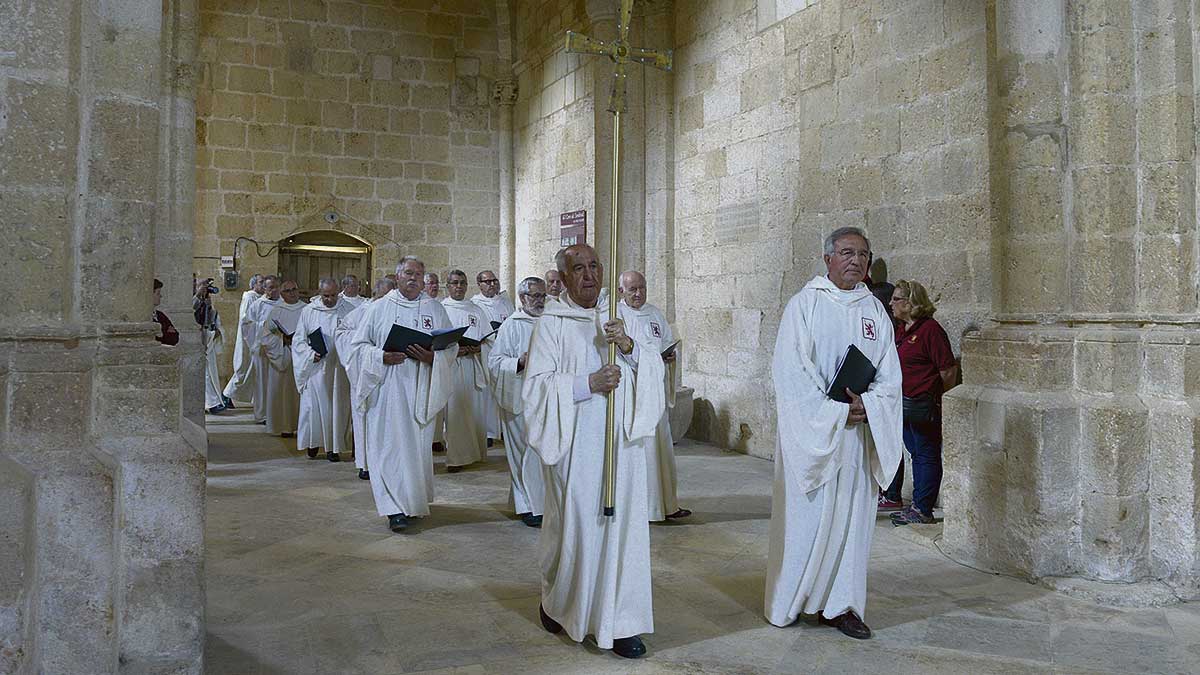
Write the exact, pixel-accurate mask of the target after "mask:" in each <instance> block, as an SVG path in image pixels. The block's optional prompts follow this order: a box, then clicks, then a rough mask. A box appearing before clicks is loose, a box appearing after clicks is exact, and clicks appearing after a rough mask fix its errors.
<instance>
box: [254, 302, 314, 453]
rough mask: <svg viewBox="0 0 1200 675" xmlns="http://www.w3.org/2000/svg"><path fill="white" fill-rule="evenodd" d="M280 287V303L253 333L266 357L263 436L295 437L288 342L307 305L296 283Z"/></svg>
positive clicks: (296, 413)
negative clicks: (301, 298)
mask: <svg viewBox="0 0 1200 675" xmlns="http://www.w3.org/2000/svg"><path fill="white" fill-rule="evenodd" d="M280 288H281V290H280V292H279V294H280V296H281V297H282V300H281V301H280V302H278V303H275V305H274V306H273V307H271V311H269V312H267V313H266V315H265V316H264V317H263V321H262V323H261V324H259V326H258V330H257V333H258V336H259V343H258V344H259V350H260V352H261V353H262V354H263V355H264V356H265V357H266V360H265V362H264V367H263V370H262V371H261V372H260V374H265V375H266V377H265V378H264V379H265V380H266V385H267V386H266V391H265V392H264V395H265V400H266V406H265V411H266V415H267V433H269V434H279V435H280V436H283V437H284V438H290V437H292V436H295V435H296V427H297V422H298V421H299V417H300V392H299V391H297V390H296V377H295V375H294V373H293V372H292V340H293V336H294V335H295V333H296V326H297V325H298V324H299V323H300V312H301V311H302V310H303V309H304V308H305V307H306V306H308V305H307V303H304V302H301V301H300V288H299V287H298V286H297V285H296V282H294V281H290V280H289V281H284V282H283V285H282V286H281V287H280ZM259 304H260V305H261V304H262V302H261V301H260V302H259ZM295 339H299V340H303V339H304V337H303V336H295Z"/></svg>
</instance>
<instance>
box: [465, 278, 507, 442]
mask: <svg viewBox="0 0 1200 675" xmlns="http://www.w3.org/2000/svg"><path fill="white" fill-rule="evenodd" d="M471 302H473V303H475V304H476V305H478V306H479V309H481V310H483V315H484V316H486V317H487V320H488V325H489V326H491V322H493V321H496V322H498V323H504V320H505V319H507V318H508V317H509V316H510V315H512V313H513V312H515V311H516V307H514V306H513V303H512V300H509V299H508V296H507V295H505V294H504V293H497V294H496V295H494V296H492V297H490V298H486V297H484V295H483V293H476V294H475V295H474V296H473V297H472V298H471ZM490 332H492V329H491V328H490V327H489V328H488V329H487V330H486V331H484V333H490ZM489 342H491V343H493V344H494V343H495V339H494V338H493V339H490V340H489ZM486 412H487V437H488V438H500V409H499V407H498V406H497V404H496V399H495V395H494V393H493V396H492V400H491V401H490V402H489V403H488V406H487V411H486Z"/></svg>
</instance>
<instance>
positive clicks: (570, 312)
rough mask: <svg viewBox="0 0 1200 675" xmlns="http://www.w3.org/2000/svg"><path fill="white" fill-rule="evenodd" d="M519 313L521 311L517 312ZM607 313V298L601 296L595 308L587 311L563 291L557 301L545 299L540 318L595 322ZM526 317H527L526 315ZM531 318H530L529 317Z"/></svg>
mask: <svg viewBox="0 0 1200 675" xmlns="http://www.w3.org/2000/svg"><path fill="white" fill-rule="evenodd" d="M518 311H521V310H518ZM607 313H608V296H607V295H604V294H601V295H600V297H599V298H597V300H596V306H595V307H593V308H591V309H588V308H586V307H582V306H580V305H579V304H578V303H576V302H575V301H574V300H573V299H571V294H570V293H567V292H566V291H563V293H562V295H560V296H559V297H558V299H557V300H551V299H549V298H547V299H546V311H545V313H544V314H543V315H542V316H561V317H562V318H564V319H578V320H583V321H589V320H595V319H596V318H597V317H599V316H600V315H601V314H607ZM526 316H529V315H528V314H526ZM531 318H532V317H531Z"/></svg>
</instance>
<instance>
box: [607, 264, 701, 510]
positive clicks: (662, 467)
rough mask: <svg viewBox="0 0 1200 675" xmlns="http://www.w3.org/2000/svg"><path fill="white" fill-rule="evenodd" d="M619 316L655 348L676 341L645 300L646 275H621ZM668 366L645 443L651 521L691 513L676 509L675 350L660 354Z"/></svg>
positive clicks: (677, 501) (668, 327) (664, 322)
mask: <svg viewBox="0 0 1200 675" xmlns="http://www.w3.org/2000/svg"><path fill="white" fill-rule="evenodd" d="M618 291H619V292H620V293H621V318H623V319H625V324H626V329H627V330H628V331H629V334H630V335H632V336H635V337H638V338H640V339H642V340H645V341H646V342H647V343H648V344H652V345H656V346H657V348H658V351H659V352H660V353H661V352H662V351H663V350H665V349H667V348H668V347H670V346H671V344H672V343H673V342H674V341H675V338H674V335H673V334H672V332H671V324H669V323H667V317H666V316H664V315H663V313H662V310H660V309H659V308H657V307H655V306H654V305H651V304H650V303H648V302H646V277H645V276H643V275H642V273H641V272H636V271H633V270H630V271H628V272H625V273H623V274H621V287H620V288H619V289H618ZM663 363H665V364H666V365H667V368H666V377H665V378H664V379H663V391H664V396H665V397H666V401H667V405H666V407H665V408H664V409H663V414H662V418H661V419H659V420H658V429H657V430H656V431H655V434H654V436H653V437H652V438H649V439H647V442H646V443H645V444H644V447H645V450H646V489H647V491H648V492H647V504H648V506H649V515H650V521H651V522H661V521H663V520H668V519H674V518H686V517H687V516H690V515H692V512H691V511H689V510H687V509H681V508H679V499H678V497H677V485H678V483H677V480H676V474H675V444H674V442H673V441H672V440H671V414H670V408H673V407H675V368H674V364H675V352H674V350H672V351H671V352H669V353H667V354H663Z"/></svg>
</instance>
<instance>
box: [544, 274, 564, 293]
mask: <svg viewBox="0 0 1200 675" xmlns="http://www.w3.org/2000/svg"><path fill="white" fill-rule="evenodd" d="M544 277H545V279H546V295H547V296H548V297H550V298H553V299H555V300H557V299H558V297H559V295H561V294H562V290H563V282H562V275H561V274H559V273H558V270H555V269H550V270H546V274H545V275H544Z"/></svg>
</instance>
